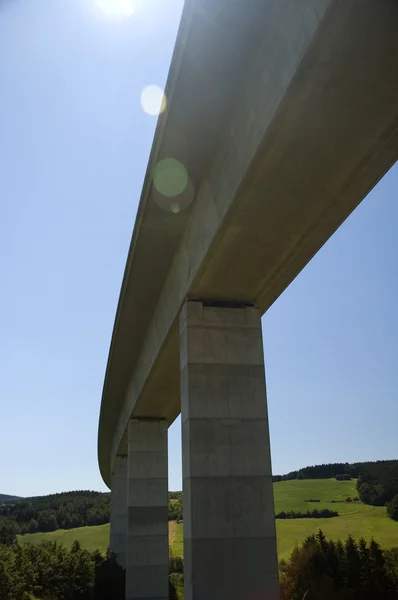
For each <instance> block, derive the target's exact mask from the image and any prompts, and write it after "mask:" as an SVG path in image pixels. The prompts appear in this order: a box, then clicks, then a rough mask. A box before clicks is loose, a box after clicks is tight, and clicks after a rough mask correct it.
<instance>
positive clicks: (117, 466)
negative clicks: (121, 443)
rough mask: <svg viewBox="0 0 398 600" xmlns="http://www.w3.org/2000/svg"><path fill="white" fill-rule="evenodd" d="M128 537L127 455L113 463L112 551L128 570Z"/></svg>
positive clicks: (119, 457)
mask: <svg viewBox="0 0 398 600" xmlns="http://www.w3.org/2000/svg"><path fill="white" fill-rule="evenodd" d="M126 535H127V455H123V456H117V457H116V459H115V462H114V463H113V472H112V492H111V519H110V545H109V546H110V548H109V549H110V551H111V552H112V553H113V554H116V557H117V560H118V563H119V564H120V565H121V566H122V567H123V568H126Z"/></svg>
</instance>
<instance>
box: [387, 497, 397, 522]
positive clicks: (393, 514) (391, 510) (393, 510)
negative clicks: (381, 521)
mask: <svg viewBox="0 0 398 600" xmlns="http://www.w3.org/2000/svg"><path fill="white" fill-rule="evenodd" d="M387 513H388V516H389V517H390V519H393V520H394V521H398V494H396V495H395V496H394V498H393V499H392V500H391V502H389V503H388V504H387Z"/></svg>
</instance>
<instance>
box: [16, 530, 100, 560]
mask: <svg viewBox="0 0 398 600" xmlns="http://www.w3.org/2000/svg"><path fill="white" fill-rule="evenodd" d="M18 538H19V541H20V542H22V543H26V542H30V543H31V544H40V542H44V541H47V542H48V541H50V542H57V543H58V544H63V545H64V546H67V547H69V548H70V547H71V546H72V544H73V542H74V541H75V540H78V541H79V542H80V544H81V545H82V547H83V548H86V550H90V551H92V550H99V551H100V552H101V553H102V554H105V553H106V550H107V547H108V546H109V523H107V524H106V525H98V526H96V527H78V528H77V529H58V530H57V531H51V532H50V533H31V534H26V535H20V536H18Z"/></svg>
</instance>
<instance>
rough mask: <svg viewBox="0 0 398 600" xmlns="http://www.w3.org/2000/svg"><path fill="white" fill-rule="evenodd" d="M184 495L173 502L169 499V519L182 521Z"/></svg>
mask: <svg viewBox="0 0 398 600" xmlns="http://www.w3.org/2000/svg"><path fill="white" fill-rule="evenodd" d="M182 519H183V513H182V496H181V497H180V498H179V499H178V500H174V501H173V502H172V501H170V500H169V521H182Z"/></svg>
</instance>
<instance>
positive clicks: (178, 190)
mask: <svg viewBox="0 0 398 600" xmlns="http://www.w3.org/2000/svg"><path fill="white" fill-rule="evenodd" d="M153 183H154V186H155V188H156V189H157V191H158V192H160V194H163V196H167V197H168V198H174V197H175V196H178V195H179V194H182V192H183V191H184V190H185V188H186V187H187V184H188V173H187V170H186V168H185V167H184V165H183V164H182V163H180V161H179V160H177V159H176V158H165V159H163V160H160V161H159V162H158V164H157V165H156V167H155V169H154V172H153Z"/></svg>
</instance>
